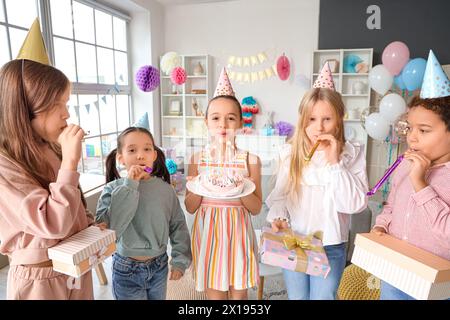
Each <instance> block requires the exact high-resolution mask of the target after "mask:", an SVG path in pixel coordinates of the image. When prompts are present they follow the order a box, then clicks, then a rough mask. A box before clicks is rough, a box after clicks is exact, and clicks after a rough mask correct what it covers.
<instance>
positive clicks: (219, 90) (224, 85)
mask: <svg viewBox="0 0 450 320" xmlns="http://www.w3.org/2000/svg"><path fill="white" fill-rule="evenodd" d="M217 96H233V97H234V96H235V94H234V91H233V87H232V86H231V82H230V79H229V78H228V74H227V70H226V69H225V67H224V68H223V69H222V72H221V73H220V77H219V81H218V82H217V86H216V91H214V97H217Z"/></svg>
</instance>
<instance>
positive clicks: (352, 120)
mask: <svg viewBox="0 0 450 320" xmlns="http://www.w3.org/2000/svg"><path fill="white" fill-rule="evenodd" d="M360 121H361V120H360V119H344V122H360Z"/></svg>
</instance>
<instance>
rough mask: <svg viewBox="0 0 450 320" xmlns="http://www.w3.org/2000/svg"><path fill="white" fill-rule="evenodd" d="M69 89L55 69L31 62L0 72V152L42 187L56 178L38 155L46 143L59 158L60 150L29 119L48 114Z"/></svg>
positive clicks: (17, 63)
mask: <svg viewBox="0 0 450 320" xmlns="http://www.w3.org/2000/svg"><path fill="white" fill-rule="evenodd" d="M68 86H70V82H69V79H67V77H66V76H65V75H64V74H63V73H62V72H61V71H59V70H58V69H56V68H54V67H51V66H48V65H44V64H41V63H37V62H34V61H31V60H12V61H10V62H8V63H6V64H5V65H4V66H3V67H2V68H1V69H0V153H1V154H2V155H3V156H5V157H6V158H8V159H9V160H11V161H12V162H13V163H14V164H15V165H17V166H18V167H20V168H22V169H23V170H25V171H26V172H27V173H28V174H29V175H30V176H31V177H32V178H34V179H35V180H36V181H37V182H38V183H39V184H40V185H41V186H42V187H43V188H45V189H47V190H49V184H50V182H52V181H55V179H56V177H55V174H54V172H53V170H52V168H51V165H50V163H49V162H48V160H47V159H46V157H45V155H44V154H43V152H42V143H43V142H44V143H47V144H48V145H49V146H50V148H51V149H52V150H53V151H55V153H56V154H57V156H58V157H59V158H60V159H61V158H62V156H61V148H60V146H59V145H57V144H55V143H50V142H46V141H43V140H42V138H41V137H40V136H39V135H38V134H37V133H36V132H35V131H34V130H33V128H32V126H31V120H32V119H33V118H34V117H35V116H36V115H37V114H39V113H46V112H51V111H52V110H53V108H55V104H54V103H55V101H56V100H58V98H59V97H60V96H61V95H62V94H63V93H64V92H65V90H66V89H67V88H68Z"/></svg>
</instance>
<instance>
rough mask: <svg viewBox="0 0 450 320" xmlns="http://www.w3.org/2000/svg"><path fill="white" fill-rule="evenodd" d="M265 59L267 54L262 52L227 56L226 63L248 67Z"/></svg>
mask: <svg viewBox="0 0 450 320" xmlns="http://www.w3.org/2000/svg"><path fill="white" fill-rule="evenodd" d="M266 60H267V56H266V54H265V53H264V52H260V53H258V54H256V55H251V56H246V57H238V56H229V57H228V65H229V66H237V67H250V65H252V66H255V65H257V64H261V63H263V62H264V61H266Z"/></svg>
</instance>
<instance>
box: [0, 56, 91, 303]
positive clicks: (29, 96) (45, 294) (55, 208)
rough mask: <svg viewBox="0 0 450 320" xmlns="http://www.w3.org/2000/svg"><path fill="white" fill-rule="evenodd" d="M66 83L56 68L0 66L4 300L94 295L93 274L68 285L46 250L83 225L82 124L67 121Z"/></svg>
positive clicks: (86, 220)
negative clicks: (6, 260)
mask: <svg viewBox="0 0 450 320" xmlns="http://www.w3.org/2000/svg"><path fill="white" fill-rule="evenodd" d="M69 97H70V83H69V80H68V79H67V77H66V76H65V75H64V74H63V73H62V72H61V71H59V70H57V69H55V68H53V67H51V66H48V65H45V64H42V63H38V62H34V61H31V60H13V61H10V62H9V63H7V64H5V65H4V66H3V67H2V69H1V70H0V253H2V254H6V255H8V256H9V259H10V269H9V273H8V283H7V298H8V299H92V298H93V289H92V275H91V273H90V272H89V273H87V274H85V275H84V276H82V277H81V279H80V282H79V285H76V286H73V285H72V280H73V279H71V278H70V277H68V276H66V275H64V274H61V273H58V272H55V271H53V268H52V263H51V261H50V260H49V258H48V255H47V249H48V248H49V247H52V246H54V245H55V244H57V243H58V242H60V241H61V240H62V239H64V238H67V237H69V236H71V235H72V234H74V233H76V232H79V231H80V230H82V229H84V228H86V227H87V226H88V225H89V224H91V223H92V222H93V216H92V215H88V213H87V211H86V206H85V201H84V198H83V194H82V192H81V190H80V188H79V185H78V180H79V174H78V173H77V164H78V162H79V160H80V156H81V141H82V139H83V137H84V132H83V130H82V129H81V128H80V127H79V126H77V125H73V124H69V125H68V124H67V121H66V120H67V119H68V118H69V113H68V110H67V107H66V105H67V101H68V100H69Z"/></svg>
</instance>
